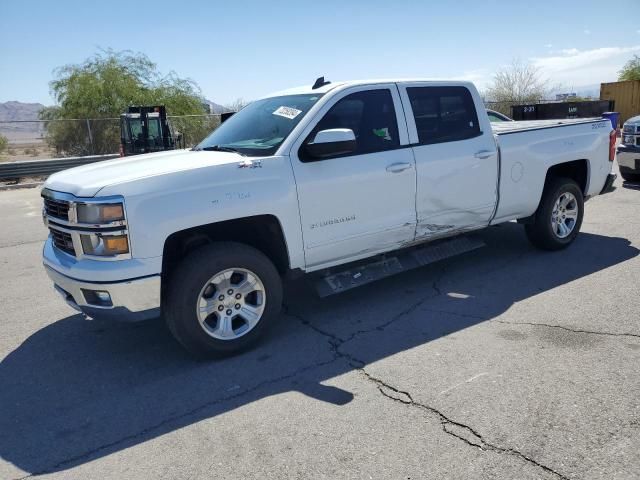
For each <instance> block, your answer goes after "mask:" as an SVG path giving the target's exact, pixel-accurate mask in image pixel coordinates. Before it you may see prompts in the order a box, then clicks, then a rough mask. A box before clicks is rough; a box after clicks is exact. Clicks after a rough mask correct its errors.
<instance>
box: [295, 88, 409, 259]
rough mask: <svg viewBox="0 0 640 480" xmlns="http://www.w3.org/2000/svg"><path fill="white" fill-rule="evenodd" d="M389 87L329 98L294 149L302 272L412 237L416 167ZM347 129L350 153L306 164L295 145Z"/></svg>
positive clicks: (394, 92)
mask: <svg viewBox="0 0 640 480" xmlns="http://www.w3.org/2000/svg"><path fill="white" fill-rule="evenodd" d="M401 112H402V109H401V105H400V97H399V94H398V89H397V87H396V86H395V84H389V85H376V87H375V88H372V87H371V86H369V87H363V86H360V87H354V88H351V89H348V90H345V91H343V92H341V93H339V94H337V95H336V98H335V99H334V101H333V102H330V103H329V104H327V105H325V106H324V107H323V108H322V109H321V110H320V112H319V113H318V115H317V117H316V118H317V121H316V120H315V119H314V122H312V123H311V125H309V127H308V128H307V129H306V130H305V132H304V134H303V135H302V138H301V140H299V141H298V142H296V144H294V146H293V148H292V151H291V162H292V165H293V169H294V174H295V178H296V185H297V189H298V202H299V205H300V215H301V221H302V234H303V239H304V248H305V260H306V265H307V269H308V270H317V269H319V268H322V267H327V266H331V265H333V264H337V263H341V262H342V261H343V260H344V259H350V260H355V259H356V258H365V257H368V256H371V255H374V254H376V253H380V252H382V251H385V250H389V249H393V248H396V247H398V246H400V245H402V244H404V243H406V242H410V241H412V240H413V237H414V234H415V223H416V212H415V195H416V170H415V163H414V159H413V153H412V151H411V148H410V147H409V145H408V135H407V130H406V122H405V119H404V115H403V114H402V113H401ZM332 128H348V129H351V130H353V132H354V134H355V136H356V144H357V147H356V150H355V151H354V152H352V153H349V154H347V155H339V156H335V157H329V158H323V159H322V160H316V161H305V159H304V155H301V154H300V148H301V147H302V146H303V145H304V143H305V142H309V141H311V140H312V139H313V138H315V134H316V133H317V132H318V131H320V130H326V129H332Z"/></svg>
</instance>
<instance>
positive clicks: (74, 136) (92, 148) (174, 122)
mask: <svg viewBox="0 0 640 480" xmlns="http://www.w3.org/2000/svg"><path fill="white" fill-rule="evenodd" d="M168 118H169V123H170V124H171V129H172V133H173V136H174V140H177V139H178V138H177V137H180V141H179V142H178V141H177V142H176V144H177V145H181V146H182V147H184V148H190V147H193V146H194V145H196V144H198V143H199V142H200V141H201V140H202V139H203V138H205V137H206V136H207V135H208V134H209V133H211V132H212V131H213V130H214V129H216V128H217V127H218V125H220V115H218V114H210V115H169V116H168ZM0 136H1V137H4V138H5V139H6V142H4V141H3V140H2V138H0V162H7V161H9V162H11V161H20V160H39V159H46V158H66V157H83V156H88V155H105V154H114V153H118V151H119V148H120V118H85V119H69V120H67V119H61V120H2V121H0Z"/></svg>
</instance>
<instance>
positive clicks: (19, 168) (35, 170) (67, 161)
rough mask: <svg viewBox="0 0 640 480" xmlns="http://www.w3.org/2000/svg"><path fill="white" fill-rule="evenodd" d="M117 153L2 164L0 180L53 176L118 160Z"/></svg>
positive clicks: (0, 166)
mask: <svg viewBox="0 0 640 480" xmlns="http://www.w3.org/2000/svg"><path fill="white" fill-rule="evenodd" d="M118 156H119V155H118V154H117V153H113V154H110V155H91V156H88V157H68V158H51V159H49V160H28V161H24V162H3V163H0V179H8V180H11V179H16V178H22V177H33V176H40V175H51V174H52V173H56V172H59V171H61V170H66V169H67V168H73V167H79V166H80V165H86V164H88V163H95V162H101V161H102V160H109V159H110V158H118Z"/></svg>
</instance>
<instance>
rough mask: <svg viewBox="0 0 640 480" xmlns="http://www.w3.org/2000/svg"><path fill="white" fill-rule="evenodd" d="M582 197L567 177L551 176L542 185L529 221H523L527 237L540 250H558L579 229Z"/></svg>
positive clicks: (567, 242)
mask: <svg viewBox="0 0 640 480" xmlns="http://www.w3.org/2000/svg"><path fill="white" fill-rule="evenodd" d="M583 215H584V198H583V196H582V190H580V187H579V186H578V184H577V183H576V182H575V181H574V180H571V179H570V178H553V179H551V180H550V181H549V182H548V183H547V185H545V188H544V192H543V193H542V199H541V200H540V205H539V206H538V210H536V213H535V214H534V218H533V223H530V224H527V225H525V231H526V233H527V238H529V241H530V242H531V243H532V244H533V245H535V246H536V247H538V248H541V249H544V250H560V249H562V248H566V247H567V246H569V245H570V244H571V242H573V241H574V240H575V238H576V236H577V235H578V233H579V232H580V226H581V225H582V216H583Z"/></svg>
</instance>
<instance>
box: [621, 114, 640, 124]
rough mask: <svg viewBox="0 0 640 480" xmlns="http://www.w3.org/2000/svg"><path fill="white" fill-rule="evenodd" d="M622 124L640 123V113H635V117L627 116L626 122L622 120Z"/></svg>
mask: <svg viewBox="0 0 640 480" xmlns="http://www.w3.org/2000/svg"><path fill="white" fill-rule="evenodd" d="M624 124H625V125H627V124H633V125H638V124H640V115H636V116H635V117H631V118H629V119H628V120H627V121H626V122H624Z"/></svg>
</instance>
